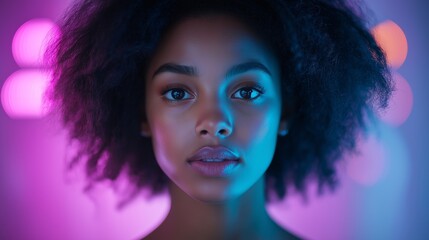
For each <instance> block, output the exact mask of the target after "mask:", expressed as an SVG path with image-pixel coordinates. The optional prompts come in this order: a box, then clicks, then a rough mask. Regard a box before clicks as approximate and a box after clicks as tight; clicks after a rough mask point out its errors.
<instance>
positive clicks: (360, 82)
mask: <svg viewBox="0 0 429 240" xmlns="http://www.w3.org/2000/svg"><path fill="white" fill-rule="evenodd" d="M357 7H358V5H353V4H352V3H350V2H345V1H340V0H337V1H316V0H309V1H298V0H255V1H241V0H232V1H215V0H204V1H184V0H176V1H174V0H165V1H142V0H140V1H138V0H128V1H119V0H108V1H96V0H86V1H81V2H78V3H77V4H76V5H75V6H74V7H73V8H72V9H71V10H70V11H69V12H68V13H67V15H66V18H65V20H64V22H63V23H62V25H61V26H62V27H61V28H62V36H61V37H60V38H59V40H58V41H57V42H56V43H55V44H54V45H53V48H52V50H53V53H54V56H55V57H54V58H53V60H54V61H53V66H54V81H53V88H52V92H51V95H50V96H51V98H52V99H53V100H54V102H55V103H56V104H57V107H58V109H60V110H61V114H62V119H63V122H64V124H65V126H66V127H68V128H69V130H70V138H71V139H72V140H78V141H79V142H80V143H81V145H80V146H81V148H80V150H81V151H80V153H79V154H78V155H77V156H76V157H75V158H74V160H73V161H72V163H74V162H76V161H79V160H82V159H83V160H85V161H86V166H87V173H88V176H90V177H92V178H91V180H90V181H91V182H94V181H99V180H103V179H111V180H115V179H117V177H118V175H119V174H120V173H121V172H122V171H126V172H127V174H128V176H129V179H130V181H131V182H132V183H133V184H135V186H136V188H137V189H141V188H144V187H146V188H150V189H151V190H152V192H153V194H157V193H160V192H162V191H164V190H168V193H169V194H170V197H171V209H170V211H169V214H168V216H167V217H166V219H165V220H164V221H163V222H162V223H161V224H160V226H158V228H157V229H155V230H154V231H153V232H152V233H150V234H149V235H148V236H146V237H145V239H296V238H298V237H297V236H294V235H293V234H292V233H290V232H288V231H287V230H284V229H282V228H281V227H279V226H278V225H277V224H276V223H275V222H274V221H272V220H271V218H270V217H269V215H268V214H267V212H266V210H265V203H266V201H267V200H269V198H268V196H270V193H274V194H276V196H277V197H280V198H282V197H284V196H285V194H286V190H287V189H288V187H291V186H293V187H295V188H296V189H297V190H299V191H301V192H302V193H304V192H305V186H306V183H307V181H308V180H309V179H312V178H315V179H316V181H318V183H319V186H320V188H321V189H323V188H324V187H326V186H327V187H334V186H335V184H336V178H335V170H334V169H335V163H336V162H337V160H338V159H340V157H341V156H342V154H343V153H344V152H346V151H350V150H353V148H354V144H355V140H354V138H355V135H356V132H357V131H358V130H360V129H362V128H364V126H365V123H366V119H367V118H368V117H370V116H371V112H372V111H373V110H374V109H376V107H380V106H381V107H384V106H385V105H386V102H387V99H388V96H389V94H390V91H391V83H390V78H389V73H388V70H387V67H386V61H385V57H384V55H383V53H382V51H381V50H380V48H379V47H378V46H377V45H376V43H375V41H374V39H373V37H372V36H371V35H370V33H369V32H368V30H367V28H366V27H365V25H364V23H363V20H362V19H361V18H360V17H359V16H361V13H360V12H358V11H357V10H358V8H357Z"/></svg>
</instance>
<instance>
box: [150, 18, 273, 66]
mask: <svg viewBox="0 0 429 240" xmlns="http://www.w3.org/2000/svg"><path fill="white" fill-rule="evenodd" d="M268 49H269V48H268V47H267V46H266V45H265V44H264V43H263V42H262V41H261V40H260V39H259V38H258V37H257V36H256V34H255V33H254V32H253V31H252V30H251V29H250V28H249V27H248V26H246V25H245V24H243V23H242V22H241V21H240V20H238V19H237V18H234V17H232V16H228V15H207V16H201V17H192V18H187V19H185V20H183V21H181V22H179V23H178V24H177V25H175V26H174V27H172V28H171V29H170V31H168V32H167V33H166V35H165V37H164V38H163V40H162V42H161V43H160V45H159V47H158V50H157V51H156V53H155V56H154V58H153V60H152V62H151V67H150V69H152V70H153V68H155V67H156V66H159V65H161V64H164V63H166V62H173V63H180V64H186V65H192V66H196V67H197V68H199V70H200V71H201V72H204V71H205V70H215V69H216V70H220V69H226V68H228V67H229V66H230V65H233V64H237V63H239V62H243V61H248V60H258V61H260V62H262V63H264V64H266V65H273V64H274V63H273V54H272V53H271V51H269V50H268ZM149 71H150V70H149Z"/></svg>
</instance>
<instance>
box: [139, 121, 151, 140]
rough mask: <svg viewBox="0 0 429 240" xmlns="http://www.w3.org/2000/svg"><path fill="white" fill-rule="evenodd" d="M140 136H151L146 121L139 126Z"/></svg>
mask: <svg viewBox="0 0 429 240" xmlns="http://www.w3.org/2000/svg"><path fill="white" fill-rule="evenodd" d="M140 135H141V136H142V137H150V136H152V132H151V130H150V126H149V123H148V122H146V121H142V122H141V124H140Z"/></svg>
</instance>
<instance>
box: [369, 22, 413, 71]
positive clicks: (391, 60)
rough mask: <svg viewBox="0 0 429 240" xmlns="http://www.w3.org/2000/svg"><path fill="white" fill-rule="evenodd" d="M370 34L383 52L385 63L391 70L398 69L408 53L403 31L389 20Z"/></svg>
mask: <svg viewBox="0 0 429 240" xmlns="http://www.w3.org/2000/svg"><path fill="white" fill-rule="evenodd" d="M372 34H373V36H374V38H375V40H376V41H377V43H378V44H379V46H380V47H381V48H382V49H383V50H384V52H385V53H386V57H387V63H388V64H389V65H390V66H391V67H393V68H399V67H400V66H401V65H402V64H403V63H404V61H405V58H406V57H407V53H408V43H407V38H406V37H405V33H404V31H402V29H401V27H399V26H398V25H397V24H396V23H394V22H393V21H391V20H388V21H385V22H382V23H380V24H378V25H377V26H375V27H374V28H373V29H372Z"/></svg>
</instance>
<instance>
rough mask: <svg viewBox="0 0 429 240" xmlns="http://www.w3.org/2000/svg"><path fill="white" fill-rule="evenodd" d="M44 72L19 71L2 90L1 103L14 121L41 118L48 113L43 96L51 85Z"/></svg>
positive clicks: (11, 76) (10, 77)
mask: <svg viewBox="0 0 429 240" xmlns="http://www.w3.org/2000/svg"><path fill="white" fill-rule="evenodd" d="M49 79H50V78H49V74H48V73H47V72H46V71H43V70H19V71H16V72H14V73H13V74H12V75H10V76H9V77H8V78H7V79H6V81H5V83H4V85H3V87H2V89H1V103H2V106H3V109H4V110H5V112H6V114H7V115H8V116H9V117H10V118H13V119H17V118H41V117H43V116H44V115H46V113H47V112H48V110H47V108H46V107H45V105H44V102H43V95H44V92H45V90H46V89H47V87H48V85H49Z"/></svg>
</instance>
